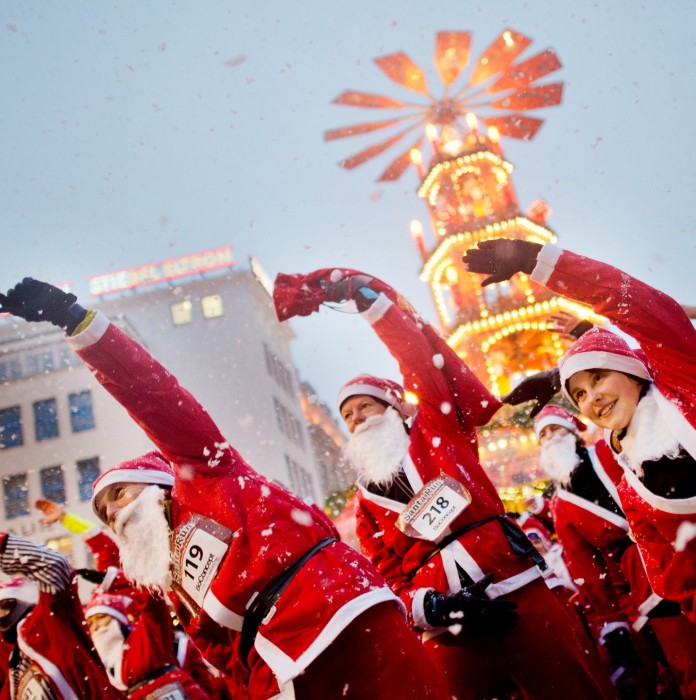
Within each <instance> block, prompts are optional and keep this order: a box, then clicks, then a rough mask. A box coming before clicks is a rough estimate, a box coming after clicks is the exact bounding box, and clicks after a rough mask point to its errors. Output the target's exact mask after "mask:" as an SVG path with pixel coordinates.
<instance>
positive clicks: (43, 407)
mask: <svg viewBox="0 0 696 700" xmlns="http://www.w3.org/2000/svg"><path fill="white" fill-rule="evenodd" d="M34 428H35V430H36V441H37V442H41V441H42V440H50V439H51V438H54V437H58V411H57V406H56V400H55V399H45V400H44V401H37V402H36V403H34Z"/></svg>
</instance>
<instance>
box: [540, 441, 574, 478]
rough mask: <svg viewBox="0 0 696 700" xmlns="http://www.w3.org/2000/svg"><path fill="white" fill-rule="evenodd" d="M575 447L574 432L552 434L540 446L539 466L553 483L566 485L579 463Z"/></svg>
mask: <svg viewBox="0 0 696 700" xmlns="http://www.w3.org/2000/svg"><path fill="white" fill-rule="evenodd" d="M576 448H577V437H576V436H575V434H574V433H566V434H565V435H554V436H553V437H551V438H549V439H548V440H547V441H546V442H545V443H544V444H543V445H542V446H541V454H540V455H539V466H540V467H541V468H542V469H543V470H544V472H546V474H547V475H548V476H550V477H551V479H553V481H554V482H555V483H557V484H560V485H561V486H568V484H570V477H571V476H572V475H573V472H574V471H575V468H576V467H577V466H578V464H580V457H579V455H578V453H577V449H576Z"/></svg>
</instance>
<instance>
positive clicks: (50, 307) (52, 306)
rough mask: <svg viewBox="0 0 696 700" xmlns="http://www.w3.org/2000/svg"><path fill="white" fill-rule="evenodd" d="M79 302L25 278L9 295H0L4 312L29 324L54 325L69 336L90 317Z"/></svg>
mask: <svg viewBox="0 0 696 700" xmlns="http://www.w3.org/2000/svg"><path fill="white" fill-rule="evenodd" d="M76 302H77V297H76V296H75V295H74V294H68V293H66V292H64V291H63V290H62V289H58V287H54V286H53V285H52V284H48V282H41V281H39V280H35V279H32V278H31V277H25V278H24V279H23V280H22V281H21V282H19V284H16V285H15V286H14V288H13V289H10V290H9V291H8V292H7V295H5V294H0V310H2V311H5V312H7V313H10V314H12V315H13V316H19V317H20V318H23V319H26V320H27V321H50V322H51V323H52V324H53V325H54V326H58V327H59V328H62V329H64V330H66V331H67V332H68V334H70V333H72V332H73V331H74V330H75V329H76V328H77V327H78V326H79V325H80V323H81V322H82V321H83V320H84V318H85V316H86V315H87V311H86V310H85V309H84V308H83V307H82V306H80V305H79V304H77V303H76Z"/></svg>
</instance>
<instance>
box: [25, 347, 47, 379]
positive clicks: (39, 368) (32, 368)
mask: <svg viewBox="0 0 696 700" xmlns="http://www.w3.org/2000/svg"><path fill="white" fill-rule="evenodd" d="M26 363H27V376H33V375H35V374H43V373H45V372H53V353H52V352H51V351H50V350H46V351H44V352H39V353H32V354H31V355H27V357H26Z"/></svg>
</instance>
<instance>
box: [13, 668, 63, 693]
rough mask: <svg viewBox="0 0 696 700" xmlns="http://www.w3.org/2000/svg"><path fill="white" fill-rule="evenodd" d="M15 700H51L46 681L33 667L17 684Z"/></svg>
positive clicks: (49, 689)
mask: <svg viewBox="0 0 696 700" xmlns="http://www.w3.org/2000/svg"><path fill="white" fill-rule="evenodd" d="M16 697H17V700H53V699H54V697H55V696H54V695H53V692H52V691H51V688H50V686H49V685H48V683H47V682H46V679H45V678H43V676H41V675H40V673H39V672H38V670H37V669H36V668H35V667H34V666H30V667H29V669H28V670H27V672H26V673H25V674H24V675H23V676H22V678H21V679H20V680H19V683H17V695H16Z"/></svg>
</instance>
